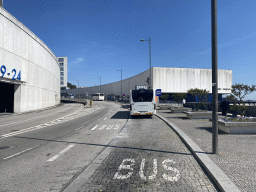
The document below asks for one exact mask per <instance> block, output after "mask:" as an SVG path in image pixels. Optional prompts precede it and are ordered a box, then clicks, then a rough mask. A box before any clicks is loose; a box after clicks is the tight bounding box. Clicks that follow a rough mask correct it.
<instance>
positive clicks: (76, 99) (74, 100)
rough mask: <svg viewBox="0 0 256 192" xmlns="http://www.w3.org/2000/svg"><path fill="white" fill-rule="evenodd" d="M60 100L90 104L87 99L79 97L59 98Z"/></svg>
mask: <svg viewBox="0 0 256 192" xmlns="http://www.w3.org/2000/svg"><path fill="white" fill-rule="evenodd" d="M61 101H69V102H75V103H82V104H84V105H88V104H90V102H88V99H81V98H61Z"/></svg>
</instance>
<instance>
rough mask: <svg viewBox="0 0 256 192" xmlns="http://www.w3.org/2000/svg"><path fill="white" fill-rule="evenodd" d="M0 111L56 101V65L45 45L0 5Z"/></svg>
mask: <svg viewBox="0 0 256 192" xmlns="http://www.w3.org/2000/svg"><path fill="white" fill-rule="evenodd" d="M0 90H1V94H0V112H5V111H6V112H14V113H21V112H27V111H32V110H38V109H42V108H47V107H50V106H54V105H57V104H59V103H60V67H59V64H58V60H57V58H56V56H55V55H54V54H53V52H52V51H51V50H50V49H49V48H48V47H47V45H46V44H45V43H44V42H43V41H42V40H40V39H39V38H38V37H37V36H36V35H35V34H34V33H32V32H31V31H30V30H29V29H28V28H27V27H26V26H25V25H23V24H22V23H21V22H20V21H18V20H17V19H16V18H15V17H13V16H12V15H11V14H10V13H8V12H7V11H6V10H5V9H3V8H2V7H0Z"/></svg>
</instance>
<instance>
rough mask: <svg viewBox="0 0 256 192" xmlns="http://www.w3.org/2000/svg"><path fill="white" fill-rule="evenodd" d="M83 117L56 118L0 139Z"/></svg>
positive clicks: (5, 135)
mask: <svg viewBox="0 0 256 192" xmlns="http://www.w3.org/2000/svg"><path fill="white" fill-rule="evenodd" d="M98 109H99V108H96V109H95V110H93V111H91V112H90V113H93V112H95V111H96V110H98ZM77 112H78V111H76V112H75V113H77ZM85 115H88V113H86V114H83V113H82V114H80V115H77V116H75V117H72V118H67V116H65V117H62V118H58V119H56V120H53V121H50V122H46V123H42V124H40V125H36V126H33V127H29V128H25V129H21V130H19V131H15V132H13V133H7V134H4V135H1V136H0V139H3V138H6V137H11V136H15V135H19V134H21V133H26V132H29V131H34V130H37V129H41V128H44V127H48V126H51V125H53V124H59V123H63V122H66V121H70V120H73V119H76V118H79V117H82V116H85ZM54 121H56V122H55V123H53V122H54Z"/></svg>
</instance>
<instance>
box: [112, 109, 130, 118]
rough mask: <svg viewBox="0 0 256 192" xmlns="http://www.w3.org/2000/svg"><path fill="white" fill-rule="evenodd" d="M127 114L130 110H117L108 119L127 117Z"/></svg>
mask: <svg viewBox="0 0 256 192" xmlns="http://www.w3.org/2000/svg"><path fill="white" fill-rule="evenodd" d="M129 115H130V111H118V112H117V113H116V114H115V115H113V116H112V117H111V118H110V119H128V118H129Z"/></svg>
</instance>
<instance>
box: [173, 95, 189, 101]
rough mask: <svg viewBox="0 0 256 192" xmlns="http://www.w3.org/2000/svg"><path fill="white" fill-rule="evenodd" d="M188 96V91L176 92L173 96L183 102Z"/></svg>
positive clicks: (175, 99)
mask: <svg viewBox="0 0 256 192" xmlns="http://www.w3.org/2000/svg"><path fill="white" fill-rule="evenodd" d="M186 97H187V93H175V94H173V95H172V98H173V99H174V101H176V102H177V103H179V102H181V101H182V99H185V98H186Z"/></svg>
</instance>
